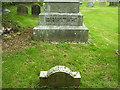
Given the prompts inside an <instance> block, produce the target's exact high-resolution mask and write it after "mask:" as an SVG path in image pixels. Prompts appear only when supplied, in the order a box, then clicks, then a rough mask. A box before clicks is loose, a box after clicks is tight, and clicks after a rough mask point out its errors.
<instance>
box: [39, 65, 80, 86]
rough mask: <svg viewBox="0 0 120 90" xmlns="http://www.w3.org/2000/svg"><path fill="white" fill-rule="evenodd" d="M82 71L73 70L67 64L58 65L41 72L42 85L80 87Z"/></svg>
mask: <svg viewBox="0 0 120 90" xmlns="http://www.w3.org/2000/svg"><path fill="white" fill-rule="evenodd" d="M80 79H81V76H80V73H79V72H72V71H71V70H70V69H69V68H67V67H65V66H56V67H53V68H51V69H50V70H49V71H41V72H40V86H44V87H45V86H46V87H79V86H80Z"/></svg>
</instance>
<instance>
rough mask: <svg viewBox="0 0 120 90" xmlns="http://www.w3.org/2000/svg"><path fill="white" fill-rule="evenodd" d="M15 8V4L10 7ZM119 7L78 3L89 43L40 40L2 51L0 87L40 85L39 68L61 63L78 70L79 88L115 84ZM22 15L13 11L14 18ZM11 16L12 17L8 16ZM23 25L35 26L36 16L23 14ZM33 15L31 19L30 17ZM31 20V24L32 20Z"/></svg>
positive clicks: (44, 68)
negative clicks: (88, 5)
mask: <svg viewBox="0 0 120 90" xmlns="http://www.w3.org/2000/svg"><path fill="white" fill-rule="evenodd" d="M11 9H13V10H14V7H11ZM117 11H118V9H117V8H116V7H108V6H106V7H100V6H98V3H96V5H95V7H92V8H90V7H86V3H83V5H82V6H81V10H80V12H81V13H82V14H83V15H84V24H85V25H86V26H87V27H88V28H89V42H90V43H89V44H68V43H59V44H57V45H52V44H50V43H49V42H39V43H38V44H37V45H34V46H26V47H25V48H24V49H23V50H20V51H19V50H16V51H14V52H10V53H4V52H3V61H2V62H3V63H2V65H3V68H2V71H3V74H2V76H3V88H31V87H32V88H34V87H39V86H38V83H39V72H40V71H47V70H49V69H50V68H51V67H54V66H56V65H63V66H66V67H68V68H70V69H71V70H72V71H79V72H80V73H81V76H82V78H81V82H80V86H81V88H116V87H117V86H118V56H117V54H116V50H118V12H117ZM17 17H21V16H18V15H15V17H14V19H13V20H15V18H17ZM11 18H12V17H11ZM21 18H23V19H24V20H25V21H27V20H29V23H25V21H22V20H20V19H18V21H19V22H21V25H24V26H29V25H31V26H34V25H35V22H37V21H38V18H35V17H31V16H28V17H26V16H22V17H21ZM33 18H34V19H33ZM32 22H34V24H33V23H32Z"/></svg>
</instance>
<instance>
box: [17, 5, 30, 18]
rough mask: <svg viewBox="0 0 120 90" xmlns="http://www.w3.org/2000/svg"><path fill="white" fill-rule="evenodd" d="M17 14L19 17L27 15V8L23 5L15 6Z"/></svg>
mask: <svg viewBox="0 0 120 90" xmlns="http://www.w3.org/2000/svg"><path fill="white" fill-rule="evenodd" d="M17 14H19V15H25V16H26V15H28V8H27V7H26V6H24V5H18V6H17Z"/></svg>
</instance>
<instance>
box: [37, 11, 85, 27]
mask: <svg viewBox="0 0 120 90" xmlns="http://www.w3.org/2000/svg"><path fill="white" fill-rule="evenodd" d="M40 19H41V20H40V22H39V25H47V26H48V25H56V26H82V25H83V15H82V14H80V13H41V14H40Z"/></svg>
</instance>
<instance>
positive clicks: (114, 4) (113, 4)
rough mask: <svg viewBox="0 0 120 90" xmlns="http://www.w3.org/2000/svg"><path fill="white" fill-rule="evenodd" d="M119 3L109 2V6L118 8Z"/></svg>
mask: <svg viewBox="0 0 120 90" xmlns="http://www.w3.org/2000/svg"><path fill="white" fill-rule="evenodd" d="M118 4H119V2H109V6H118Z"/></svg>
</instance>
